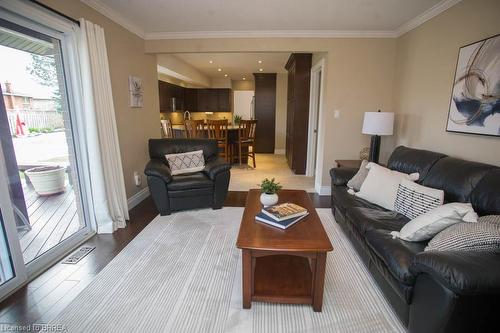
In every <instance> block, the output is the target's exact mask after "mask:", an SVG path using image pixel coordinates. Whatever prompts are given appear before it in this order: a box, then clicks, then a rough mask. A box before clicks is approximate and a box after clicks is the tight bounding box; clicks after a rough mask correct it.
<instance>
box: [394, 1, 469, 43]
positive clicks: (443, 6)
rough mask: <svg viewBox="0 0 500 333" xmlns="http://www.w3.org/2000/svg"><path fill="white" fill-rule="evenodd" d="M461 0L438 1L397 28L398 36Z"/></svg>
mask: <svg viewBox="0 0 500 333" xmlns="http://www.w3.org/2000/svg"><path fill="white" fill-rule="evenodd" d="M461 1H462V0H442V1H440V2H438V3H437V4H435V5H434V6H432V7H431V8H429V9H428V10H426V11H425V12H423V13H422V14H420V15H418V16H417V17H414V18H412V19H411V20H409V21H408V22H406V23H405V24H402V25H401V26H400V27H399V28H397V29H396V30H395V31H394V33H395V35H396V37H399V36H402V35H404V34H405V33H407V32H409V31H411V30H413V29H415V28H417V27H419V26H421V25H422V24H424V23H425V22H427V21H429V20H430V19H432V18H433V17H435V16H438V15H439V14H441V13H442V12H444V11H445V10H447V9H449V8H451V7H453V6H455V5H456V4H458V3H459V2H461Z"/></svg>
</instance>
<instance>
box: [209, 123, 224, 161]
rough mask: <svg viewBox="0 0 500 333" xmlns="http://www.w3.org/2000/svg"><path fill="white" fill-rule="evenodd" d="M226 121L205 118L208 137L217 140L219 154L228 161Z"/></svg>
mask: <svg viewBox="0 0 500 333" xmlns="http://www.w3.org/2000/svg"><path fill="white" fill-rule="evenodd" d="M227 126H228V121H227V119H225V120H207V128H208V138H209V139H215V140H217V146H218V147H219V155H220V156H221V157H224V159H225V160H226V161H229V144H228V140H227V139H228V137H227Z"/></svg>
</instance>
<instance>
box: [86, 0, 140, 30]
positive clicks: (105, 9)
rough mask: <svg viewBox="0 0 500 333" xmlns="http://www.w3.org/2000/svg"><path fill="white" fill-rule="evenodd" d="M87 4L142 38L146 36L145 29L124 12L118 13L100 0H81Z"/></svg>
mask: <svg viewBox="0 0 500 333" xmlns="http://www.w3.org/2000/svg"><path fill="white" fill-rule="evenodd" d="M80 1H81V2H83V3H84V4H86V5H87V6H89V7H91V8H93V9H95V10H96V11H97V12H99V13H100V14H102V15H104V16H106V17H107V18H109V19H110V20H111V21H113V22H115V23H116V24H119V25H121V26H122V27H124V28H125V29H127V30H128V31H130V32H132V33H134V34H136V35H137V36H139V37H141V38H142V39H144V38H145V33H144V30H142V29H141V28H140V27H139V26H138V25H136V24H135V23H134V22H132V21H130V20H129V19H127V18H125V17H124V16H123V15H122V14H120V13H118V12H117V11H116V10H114V9H113V8H111V7H109V6H108V5H106V4H104V3H103V2H102V1H100V0H80Z"/></svg>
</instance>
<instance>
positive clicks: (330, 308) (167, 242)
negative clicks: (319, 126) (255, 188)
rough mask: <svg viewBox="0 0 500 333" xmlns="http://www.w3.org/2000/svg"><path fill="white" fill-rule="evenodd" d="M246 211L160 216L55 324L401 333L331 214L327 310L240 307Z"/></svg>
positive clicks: (324, 212)
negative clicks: (239, 242) (239, 241)
mask: <svg viewBox="0 0 500 333" xmlns="http://www.w3.org/2000/svg"><path fill="white" fill-rule="evenodd" d="M242 213H243V208H235V207H227V208H223V209H222V210H216V211H214V210H208V209H207V210H197V211H190V212H182V213H176V214H173V215H171V216H168V217H160V216H158V217H156V218H155V219H154V220H153V221H152V222H151V223H150V224H149V225H148V226H147V227H146V228H145V229H144V230H143V231H142V232H141V233H140V234H139V235H138V236H137V237H136V238H134V239H133V240H132V241H131V242H130V244H129V245H127V247H126V248H125V249H123V251H122V252H121V253H120V254H119V255H118V256H116V258H114V259H113V260H112V261H111V262H110V263H109V264H108V265H107V266H106V267H105V268H104V269H103V270H102V271H101V273H99V274H98V276H97V277H96V278H95V280H94V281H92V282H91V284H90V285H89V286H88V287H87V288H86V289H84V290H83V291H82V292H81V293H80V294H79V295H78V296H77V297H76V298H75V300H74V301H73V302H72V303H71V304H70V305H69V306H68V307H67V308H66V309H64V310H63V311H62V313H61V314H60V315H59V316H58V317H57V318H55V319H54V320H53V321H52V324H62V325H64V327H65V328H66V329H67V332H120V333H122V332H238V333H239V332H370V333H371V332H404V327H403V326H402V324H401V323H400V322H399V320H398V319H397V317H396V315H395V314H394V312H393V311H392V309H391V307H390V305H389V304H388V303H387V301H386V300H385V299H384V297H383V295H382V293H381V291H380V290H379V289H378V287H377V286H376V284H375V282H374V280H373V279H372V277H371V276H370V274H369V273H368V271H367V270H366V268H365V267H364V265H363V264H362V262H361V260H360V259H359V257H358V255H357V254H356V252H355V250H354V249H353V247H352V246H351V244H350V243H349V240H348V239H347V238H346V237H345V236H344V235H343V234H342V231H341V230H340V229H339V226H338V225H337V224H336V223H335V221H334V219H333V216H332V213H331V211H330V210H329V209H318V214H319V216H320V218H321V221H322V222H323V224H324V226H325V229H326V231H327V233H328V235H329V237H330V240H331V242H332V244H333V246H334V250H333V252H330V253H329V254H328V257H327V270H326V278H325V293H324V301H323V311H322V312H321V313H315V312H313V310H312V307H311V306H307V305H283V304H270V303H252V308H251V309H250V310H243V309H242V308H241V304H242V302H241V301H242V300H241V262H240V261H241V255H240V251H239V250H238V249H236V246H235V243H236V237H237V234H238V228H239V224H240V220H241V216H242Z"/></svg>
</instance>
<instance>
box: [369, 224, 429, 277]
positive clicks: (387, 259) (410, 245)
mask: <svg viewBox="0 0 500 333" xmlns="http://www.w3.org/2000/svg"><path fill="white" fill-rule="evenodd" d="M365 239H366V243H367V244H368V246H369V247H370V248H371V249H372V250H373V251H374V252H375V253H376V254H377V256H378V257H379V258H380V259H381V260H382V261H383V262H384V263H385V264H386V265H387V267H388V269H389V271H390V272H391V274H392V275H393V276H394V278H396V279H397V280H399V281H401V282H403V283H405V284H407V285H412V284H413V283H414V282H415V275H413V274H412V273H411V272H410V265H411V263H412V260H413V258H414V257H415V255H417V254H418V253H420V252H423V251H424V249H425V246H426V244H427V242H418V243H416V242H406V241H404V240H401V239H393V238H392V236H391V234H390V232H389V231H388V230H381V229H370V230H367V231H366V233H365Z"/></svg>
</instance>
